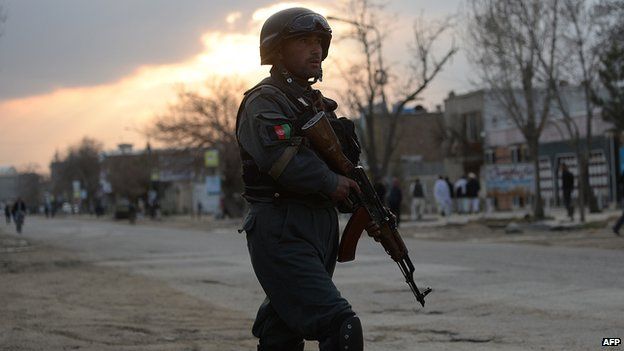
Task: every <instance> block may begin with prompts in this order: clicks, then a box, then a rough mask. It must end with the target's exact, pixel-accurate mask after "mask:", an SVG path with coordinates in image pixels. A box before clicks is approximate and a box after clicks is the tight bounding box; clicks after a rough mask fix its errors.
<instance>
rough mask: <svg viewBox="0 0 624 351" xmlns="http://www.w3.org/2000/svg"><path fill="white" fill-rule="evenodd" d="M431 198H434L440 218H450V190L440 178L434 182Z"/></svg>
mask: <svg viewBox="0 0 624 351" xmlns="http://www.w3.org/2000/svg"><path fill="white" fill-rule="evenodd" d="M433 196H434V197H435V200H436V203H437V204H438V208H439V210H440V211H441V213H442V216H450V215H451V207H452V202H451V201H452V200H451V190H450V188H449V186H448V183H447V182H446V180H445V179H444V178H443V177H442V176H440V178H439V179H438V180H436V182H435V184H434V186H433Z"/></svg>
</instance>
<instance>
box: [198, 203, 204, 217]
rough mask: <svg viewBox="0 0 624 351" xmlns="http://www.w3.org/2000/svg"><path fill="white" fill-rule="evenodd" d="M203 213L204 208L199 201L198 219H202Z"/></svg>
mask: <svg viewBox="0 0 624 351" xmlns="http://www.w3.org/2000/svg"><path fill="white" fill-rule="evenodd" d="M202 212H204V206H203V205H202V203H201V201H197V219H201V216H202Z"/></svg>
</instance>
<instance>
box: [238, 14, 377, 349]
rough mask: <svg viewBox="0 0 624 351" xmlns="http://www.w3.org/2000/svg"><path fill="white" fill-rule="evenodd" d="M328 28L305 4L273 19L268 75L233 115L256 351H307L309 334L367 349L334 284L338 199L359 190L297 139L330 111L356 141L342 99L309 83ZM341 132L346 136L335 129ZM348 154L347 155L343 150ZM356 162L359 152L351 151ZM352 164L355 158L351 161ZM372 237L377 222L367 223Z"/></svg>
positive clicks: (263, 55)
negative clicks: (253, 289) (256, 287)
mask: <svg viewBox="0 0 624 351" xmlns="http://www.w3.org/2000/svg"><path fill="white" fill-rule="evenodd" d="M330 41H331V29H330V27H329V24H328V23H327V21H326V19H325V18H324V17H323V16H321V15H319V14H317V13H315V12H312V11H310V10H308V9H305V8H300V7H298V8H289V9H286V10H282V11H279V12H277V13H275V14H274V15H272V16H270V17H269V18H268V19H267V20H266V22H265V23H264V25H263V26H262V30H261V33H260V60H261V64H263V65H264V64H269V65H272V68H271V71H270V72H271V74H270V77H267V78H265V79H264V80H262V81H261V82H260V83H259V84H257V85H256V86H255V87H253V88H251V89H250V90H248V91H247V92H246V93H245V97H244V98H243V101H242V102H241V106H240V109H239V113H238V116H237V123H236V125H237V128H236V130H237V133H236V135H237V138H238V143H239V148H240V152H241V159H242V163H243V182H244V193H243V197H244V198H245V199H246V200H247V202H248V203H249V212H248V214H247V216H246V217H245V219H244V221H243V226H242V228H241V230H239V231H240V232H242V231H245V232H246V238H247V247H248V250H249V255H250V258H251V263H252V266H253V269H254V272H255V273H256V277H257V278H258V281H259V282H260V285H261V286H262V288H263V290H264V292H265V293H266V298H265V300H264V302H263V303H262V305H261V306H260V308H259V310H258V313H257V315H256V319H255V322H254V324H253V327H252V333H253V335H254V336H256V337H257V338H259V345H258V350H260V351H281V350H283V351H301V350H303V349H304V339H305V340H316V341H318V342H319V348H320V350H321V351H334V350H349V351H362V350H363V335H362V327H361V323H360V319H359V318H358V317H357V315H356V314H355V312H354V311H353V309H352V307H351V305H350V304H349V302H347V300H346V299H345V298H344V297H342V296H341V294H340V292H339V291H338V289H337V287H336V286H335V285H334V283H333V282H332V275H333V272H334V268H335V265H336V258H337V250H338V237H339V231H338V216H337V211H336V205H337V204H338V203H339V202H343V201H344V200H345V199H347V197H348V195H349V193H350V192H351V191H355V192H358V191H359V187H358V185H357V183H356V182H355V181H353V180H352V179H350V178H347V177H345V176H342V175H339V174H337V173H335V172H333V171H332V170H331V169H330V168H329V166H328V165H327V164H326V163H325V162H324V161H323V160H322V159H321V158H319V157H318V156H317V154H316V153H315V152H314V150H313V149H312V148H311V146H308V145H307V144H306V143H303V142H301V140H302V139H301V132H300V128H299V126H301V121H306V120H307V118H310V117H311V116H314V115H316V114H317V113H319V111H324V112H325V115H326V116H327V118H328V119H330V120H331V121H334V122H338V123H341V124H342V123H344V124H345V125H348V124H350V123H351V125H349V128H344V129H343V132H345V133H348V134H346V135H343V137H345V138H341V140H343V141H344V140H346V141H347V142H348V143H351V144H341V146H342V147H343V150H347V149H349V147H351V148H352V149H354V146H355V145H354V144H352V143H356V141H357V136H356V135H355V133H349V132H348V130H351V131H352V130H353V128H352V127H353V125H352V122H350V121H349V120H346V119H345V120H342V119H340V120H339V119H338V118H337V117H336V115H335V113H334V111H335V110H336V108H337V103H336V102H335V101H333V100H331V99H328V98H325V97H324V96H323V95H322V94H321V93H320V91H318V90H315V89H313V88H312V84H314V83H315V82H316V81H318V80H320V79H321V78H322V72H323V71H322V69H321V65H322V62H323V60H324V59H325V58H326V57H327V54H328V50H329V45H330ZM339 138H340V135H339ZM345 154H347V152H345ZM355 156H356V157H358V158H359V153H357V154H355ZM351 161H352V162H354V163H356V162H357V159H356V160H354V159H351ZM366 229H367V231H368V232H369V235H371V236H374V237H378V235H379V227H377V226H374V225H372V224H371V223H369V225H368V226H367V228H366Z"/></svg>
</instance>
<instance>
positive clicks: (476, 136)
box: [463, 112, 481, 142]
mask: <svg viewBox="0 0 624 351" xmlns="http://www.w3.org/2000/svg"><path fill="white" fill-rule="evenodd" d="M463 119H464V124H465V126H466V140H467V141H468V142H478V141H480V140H481V126H480V124H479V114H478V113H477V112H470V113H466V114H464V115H463Z"/></svg>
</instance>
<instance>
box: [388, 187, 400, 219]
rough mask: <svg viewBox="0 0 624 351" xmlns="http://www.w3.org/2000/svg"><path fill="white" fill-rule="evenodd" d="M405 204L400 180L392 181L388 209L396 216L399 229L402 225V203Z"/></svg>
mask: <svg viewBox="0 0 624 351" xmlns="http://www.w3.org/2000/svg"><path fill="white" fill-rule="evenodd" d="M402 202H403V192H402V191H401V184H400V183H399V179H398V178H393V179H392V188H390V195H388V207H389V208H390V211H391V212H392V213H394V215H395V216H396V222H397V227H398V226H399V224H401V203H402Z"/></svg>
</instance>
